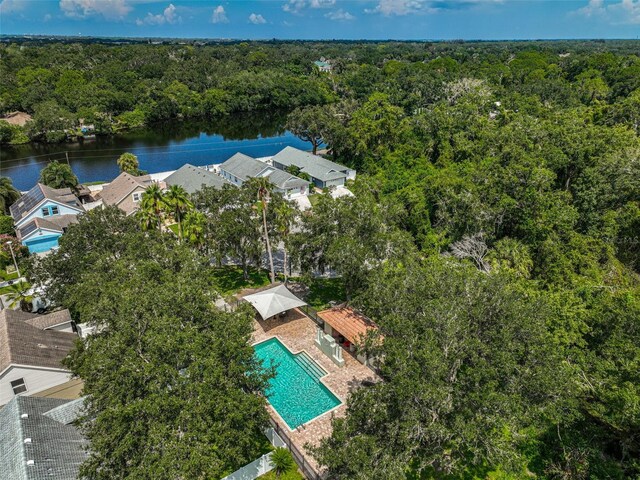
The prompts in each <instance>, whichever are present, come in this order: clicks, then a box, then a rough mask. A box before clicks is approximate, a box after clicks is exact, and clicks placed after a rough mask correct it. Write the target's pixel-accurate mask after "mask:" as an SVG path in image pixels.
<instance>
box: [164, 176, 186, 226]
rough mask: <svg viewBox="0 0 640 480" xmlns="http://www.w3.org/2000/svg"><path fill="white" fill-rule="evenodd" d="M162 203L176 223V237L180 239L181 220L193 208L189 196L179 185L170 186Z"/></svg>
mask: <svg viewBox="0 0 640 480" xmlns="http://www.w3.org/2000/svg"><path fill="white" fill-rule="evenodd" d="M164 201H165V204H166V206H167V208H168V210H169V211H170V212H171V214H172V215H173V218H174V220H175V221H176V222H178V237H179V238H180V239H182V236H183V234H184V232H183V230H182V219H183V218H184V216H185V214H186V213H187V212H188V211H189V210H191V209H192V208H193V203H191V200H189V194H188V193H187V191H186V190H185V189H184V188H182V187H181V186H180V185H171V186H170V187H169V189H168V190H167V191H166V192H165V194H164Z"/></svg>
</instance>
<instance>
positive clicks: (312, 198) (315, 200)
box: [307, 193, 320, 207]
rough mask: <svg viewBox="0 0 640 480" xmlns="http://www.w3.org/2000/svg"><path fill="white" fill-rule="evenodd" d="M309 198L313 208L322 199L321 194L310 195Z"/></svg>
mask: <svg viewBox="0 0 640 480" xmlns="http://www.w3.org/2000/svg"><path fill="white" fill-rule="evenodd" d="M307 198H308V199H309V202H310V203H311V206H312V207H315V206H316V203H318V199H319V198H320V194H319V193H313V194H311V195H308V196H307Z"/></svg>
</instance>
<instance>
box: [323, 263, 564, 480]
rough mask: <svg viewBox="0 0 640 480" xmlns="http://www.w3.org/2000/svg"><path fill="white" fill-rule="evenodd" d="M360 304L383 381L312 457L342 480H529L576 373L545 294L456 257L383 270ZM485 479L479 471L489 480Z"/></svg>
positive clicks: (352, 405) (358, 396)
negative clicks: (408, 478) (540, 439)
mask: <svg viewBox="0 0 640 480" xmlns="http://www.w3.org/2000/svg"><path fill="white" fill-rule="evenodd" d="M359 303H360V304H361V305H362V306H363V307H364V308H365V311H367V312H368V313H369V314H370V315H371V316H372V317H373V318H374V319H376V321H377V322H378V324H379V326H380V332H381V334H382V335H383V336H384V338H383V339H382V340H381V341H380V340H379V341H375V342H371V345H372V347H371V352H372V353H374V354H375V355H377V356H378V358H380V359H381V364H380V371H381V375H382V379H383V381H382V382H380V383H378V384H376V385H375V386H373V387H368V388H362V389H360V390H357V391H356V392H355V393H354V394H353V395H352V396H351V397H350V398H349V401H348V413H347V417H346V419H339V420H335V421H334V423H333V426H334V432H333V435H332V436H331V437H330V438H329V439H326V440H324V441H323V442H322V443H321V445H320V446H319V447H318V448H317V449H316V450H315V454H316V456H317V458H318V459H320V461H321V462H322V463H324V464H326V465H328V466H329V469H330V472H331V475H333V476H334V477H335V478H361V479H365V478H382V477H384V478H403V477H404V476H405V475H406V474H411V472H414V473H415V474H419V475H423V476H424V477H420V478H431V476H436V477H438V476H441V475H450V474H455V475H459V474H462V473H463V472H465V471H470V470H471V471H474V472H476V474H477V475H481V476H484V474H486V473H488V472H489V471H490V470H491V467H495V466H501V468H502V469H504V470H505V471H509V472H512V473H514V474H520V475H524V474H525V472H526V460H527V459H526V453H525V452H526V448H527V443H528V442H530V441H531V437H530V436H529V433H528V432H529V431H535V430H536V429H539V428H545V427H546V426H547V425H548V424H551V422H552V421H553V420H555V419H557V418H558V417H559V416H560V415H561V412H562V410H561V408H562V403H563V402H562V399H563V398H564V397H565V394H567V393H568V392H566V391H565V388H566V378H567V375H568V373H569V371H570V369H569V366H568V364H567V362H566V360H565V358H563V352H562V350H561V349H558V348H557V345H556V344H555V341H554V339H553V337H552V336H551V335H550V332H549V331H548V330H547V324H548V322H550V320H551V315H552V310H551V309H550V307H549V306H548V305H547V304H546V302H545V301H544V299H543V298H542V296H538V295H530V294H527V293H525V292H522V291H519V289H518V288H516V287H514V286H513V285H510V282H509V280H508V279H507V278H505V277H502V276H499V275H492V276H487V275H484V274H482V273H480V272H479V271H477V270H475V269H473V268H471V267H464V266H462V265H456V264H455V263H453V262H452V261H451V260H444V259H440V260H434V261H429V262H425V263H424V264H420V261H408V262H403V263H402V264H396V263H392V264H388V265H387V266H386V267H385V268H383V269H382V270H380V272H379V274H377V275H376V276H375V278H374V279H373V280H372V281H370V282H369V288H367V289H366V290H365V291H364V293H363V294H362V295H361V296H360V297H359ZM483 472H484V473H483Z"/></svg>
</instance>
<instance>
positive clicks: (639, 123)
mask: <svg viewBox="0 0 640 480" xmlns="http://www.w3.org/2000/svg"><path fill="white" fill-rule="evenodd" d="M639 50H640V43H639V42H633V41H628V42H622V41H619V42H618V41H617V42H595V41H594V42H520V43H512V42H496V43H491V42H487V43H484V42H482V43H480V42H479V43H463V42H451V43H399V42H389V43H340V42H327V43H314V42H290V43H280V42H263V43H260V42H256V43H231V44H219V45H202V46H198V45H192V44H189V45H179V44H166V45H146V44H136V45H122V46H114V45H101V44H73V43H69V44H63V43H50V44H43V45H36V44H31V43H29V42H25V43H23V44H17V43H12V44H4V45H2V46H1V47H0V57H1V58H0V109H1V110H2V111H4V112H9V111H13V110H21V111H25V112H27V113H29V114H31V115H32V116H33V120H32V122H31V123H29V124H27V126H26V127H25V130H24V132H18V133H26V135H28V137H29V138H31V139H33V140H39V141H42V140H46V141H56V140H59V139H60V136H59V133H60V132H62V131H64V130H65V129H68V128H73V127H74V126H76V125H77V120H78V118H84V119H85V121H87V120H88V121H91V122H94V123H95V124H96V128H97V129H98V132H99V133H109V132H111V131H114V130H117V129H118V128H130V127H134V126H136V125H142V124H147V123H152V122H155V121H160V120H163V119H168V118H186V117H219V116H224V115H227V114H229V113H231V112H236V111H245V112H251V111H254V110H257V109H276V108H278V109H287V110H290V111H291V114H290V115H289V119H288V126H289V128H290V130H292V131H293V132H294V133H296V134H297V135H299V136H301V137H302V138H305V139H308V140H312V141H313V142H315V143H316V144H319V145H320V144H324V145H326V146H327V147H328V151H329V154H330V155H332V156H333V157H334V158H335V159H337V160H338V161H339V162H341V163H344V164H346V165H349V166H352V167H355V168H357V170H358V180H357V181H356V182H355V183H354V184H353V185H351V186H350V188H351V189H352V190H353V192H354V193H355V197H342V198H338V199H333V198H331V197H330V196H328V195H323V196H321V198H320V199H319V200H318V202H317V203H316V204H315V205H314V207H313V212H312V214H311V215H302V216H301V219H300V231H298V232H296V233H293V234H290V235H289V234H288V235H287V237H286V245H287V247H288V249H289V250H290V253H291V257H292V260H293V262H294V264H295V265H296V266H297V267H298V268H300V269H301V270H302V271H303V272H306V273H310V272H312V271H318V270H322V269H324V268H326V267H327V266H331V267H332V268H334V269H335V270H336V271H337V272H338V273H339V274H340V275H341V278H342V280H343V287H344V290H345V295H346V297H347V298H349V300H350V301H351V302H352V303H353V304H354V305H356V306H358V307H360V308H361V309H362V310H363V311H364V312H366V313H367V314H368V315H369V316H370V317H371V318H372V319H373V320H374V321H375V322H376V323H377V324H378V325H379V326H380V332H381V334H382V335H384V341H383V342H380V341H377V339H376V338H373V337H372V338H371V339H370V342H368V343H367V345H365V346H364V348H366V349H369V350H371V353H375V354H377V355H378V356H379V357H380V358H382V359H383V361H382V362H381V365H380V374H381V376H382V379H383V381H382V382H380V383H378V384H376V385H375V386H371V387H367V388H362V389H359V390H357V391H355V392H354V393H353V394H352V395H351V397H350V398H349V399H348V411H347V416H346V417H345V418H343V419H337V420H335V421H334V431H333V434H332V436H331V437H329V438H328V439H326V440H325V441H324V442H323V443H322V445H321V446H320V447H319V448H317V449H315V450H314V455H315V456H316V458H317V459H318V460H319V461H320V463H321V464H322V465H324V466H325V467H327V468H328V471H329V473H330V475H331V478H339V479H374V478H385V479H386V478H394V479H395V478H425V479H426V478H440V479H445V478H446V479H449V478H451V479H454V478H457V479H463V478H465V479H471V478H494V479H497V478H504V479H506V478H513V479H515V478H544V479H588V478H593V479H609V478H616V479H623V478H640V277H639V275H640V139H639V134H640V56H638V51H639ZM320 57H326V58H328V59H329V60H330V61H331V64H332V69H333V71H332V72H331V73H321V72H318V71H317V70H315V69H314V66H313V61H314V60H317V59H318V58H320ZM12 134H13V133H9V134H7V136H3V139H8V140H6V141H11V135H12ZM3 135H5V134H4V133H3ZM224 196H225V195H222V196H220V194H215V193H214V192H204V193H203V195H201V196H200V197H199V198H194V199H193V200H194V204H195V207H196V208H197V209H199V210H200V214H201V215H203V216H205V217H206V216H207V215H209V214H210V213H211V211H218V212H225V211H228V209H227V208H222V207H220V205H221V203H220V202H223V201H231V200H224V198H222V197H224ZM253 198H255V196H254V197H253ZM236 203H237V202H236ZM248 203H249V204H250V203H251V202H250V201H248ZM214 207H215V208H214ZM248 208H250V207H248ZM91 221H93V222H98V223H100V222H106V221H107V220H105V219H102V220H100V219H96V218H94V219H93V220H87V222H91ZM118 222H125V220H118ZM203 222H205V223H206V220H203ZM209 222H210V223H209V226H208V227H207V226H206V225H205V224H204V223H203V226H202V228H203V232H205V234H204V237H203V238H204V239H203V240H201V241H198V242H197V249H196V250H197V251H198V252H200V253H199V254H205V256H207V257H209V258H210V256H212V255H213V256H216V255H227V254H233V255H234V256H236V257H238V256H242V255H243V252H242V251H241V250H242V246H241V245H242V244H241V242H240V241H239V240H237V238H238V237H231V235H241V236H242V235H244V234H243V233H242V232H240V233H239V232H238V228H239V227H238V228H235V230H234V229H232V228H229V229H228V230H229V232H230V233H229V235H230V237H229V238H233V239H234V240H229V241H227V242H225V241H222V240H224V239H221V236H222V235H226V233H224V232H225V228H218V225H222V224H225V225H226V224H229V225H232V224H233V221H231V220H229V221H228V222H226V223H224V220H223V219H221V216H218V217H215V218H210V219H209ZM221 222H222V223H221ZM247 222H248V223H247V225H249V224H250V222H249V220H248V221H247ZM265 222H266V220H265ZM274 222H275V220H274ZM125 224H126V223H123V225H125ZM236 226H237V225H236ZM126 228H127V229H132V227H131V225H129V224H126ZM274 228H275V227H274ZM249 229H250V230H252V231H253V232H254V233H255V228H254V227H251V228H249ZM72 230H73V229H72ZM107 230H108V229H105V235H104V238H103V239H100V238H96V239H95V241H96V242H97V243H98V244H106V246H105V247H104V249H105V253H104V255H105V257H104V258H109V256H110V255H113V253H106V252H108V250H109V248H112V247H113V245H110V242H115V244H117V245H120V247H118V248H122V249H125V250H126V251H129V250H131V252H129V254H130V255H131V256H132V257H133V256H135V255H138V252H137V250H136V249H135V248H134V247H133V246H126V248H125V245H121V244H120V243H119V242H120V241H121V240H118V239H117V238H112V237H113V235H110V234H109V233H108V232H107ZM231 230H233V232H231ZM87 231H88V230H87ZM78 235H79V234H78ZM130 235H132V237H131V242H133V243H135V244H139V243H140V240H139V239H137V237H136V235H138V233H131V234H130ZM153 236H154V241H153V242H154V243H153V245H154V248H157V249H159V250H161V249H162V241H161V240H159V239H158V238H157V236H156V234H155V233H154V234H153ZM274 237H276V238H277V231H274ZM85 241H86V240H83V239H82V238H81V237H78V238H75V239H74V237H73V236H70V239H69V240H67V239H66V238H65V237H63V239H62V240H61V251H62V252H64V253H65V254H66V255H71V253H70V252H71V251H72V250H73V249H72V248H71V245H72V244H71V242H79V244H80V245H84V243H83V242H85ZM65 242H69V244H68V246H67V247H65ZM225 244H226V245H229V246H228V247H224V245H225ZM127 245H128V244H127ZM260 245H261V243H260V237H259V236H258V237H257V240H255V241H253V243H252V246H251V248H252V249H254V250H255V252H254V253H253V254H252V255H253V256H258V257H259V255H258V254H259V250H260V248H261V246H260ZM225 248H229V249H231V248H233V249H235V250H234V251H231V250H225ZM238 249H240V250H238ZM254 250H252V251H254ZM179 254H180V255H185V258H191V257H189V256H188V255H191V254H187V253H185V252H183V251H182V247H180V249H178V250H177V251H176V253H174V255H175V256H177V255H179ZM59 255H60V254H56V256H52V257H50V258H52V259H56V258H58V259H60V258H61V257H60V256H59ZM91 255H99V252H98V253H96V252H94V253H92V254H91ZM145 255H148V256H149V258H148V260H149V261H150V262H151V261H152V260H153V255H154V254H153V252H150V253H148V254H145ZM78 256H79V257H81V255H80V254H78ZM73 258H75V256H73ZM101 258H102V257H100V258H98V257H96V258H93V257H92V259H93V260H95V261H98V260H100V259H101ZM145 259H146V257H145ZM78 261H80V260H78ZM101 261H102V260H101ZM104 261H105V262H106V260H104ZM179 261H180V259H179V258H173V256H172V257H171V258H170V259H169V260H167V261H164V260H163V262H162V264H163V267H162V268H163V269H164V270H162V271H161V272H160V273H162V275H166V278H170V277H171V275H170V274H169V273H167V272H169V271H172V270H177V271H179V272H182V270H183V269H182V267H177V266H176V265H177V263H178V262H179ZM48 262H49V268H50V269H51V270H52V271H53V270H55V268H56V267H55V266H54V264H53V262H54V260H49V261H48ZM170 262H174V263H175V264H174V265H171V264H170ZM121 263H122V261H121V260H118V266H119V268H121V269H122V270H121V271H120V270H118V271H117V273H118V275H120V276H122V278H125V277H126V276H127V275H126V271H125V270H126V264H125V263H122V265H121ZM152 263H153V262H152ZM99 264H100V263H99ZM100 265H102V264H100ZM57 268H60V267H57ZM83 268H84V269H85V270H86V269H88V267H87V265H85V264H83ZM101 268H103V270H104V272H107V271H108V268H107V267H106V266H104V265H103V266H102V267H101ZM149 268H151V267H149ZM194 268H195V267H194ZM188 274H189V272H188V271H184V272H183V273H181V275H183V276H184V279H181V278H178V279H177V280H176V282H178V283H179V286H180V288H185V289H187V290H188V289H189V288H191V287H190V286H189V285H190V284H189V281H188V280H187V278H188ZM40 275H41V276H42V278H44V279H49V280H50V279H52V278H53V279H63V278H65V276H68V275H69V273H68V272H58V273H57V275H58V276H56V274H52V273H49V274H46V273H40ZM87 275H88V276H92V275H89V274H87ZM105 275H111V274H110V273H108V274H107V273H105ZM136 275H138V274H136ZM117 278H120V277H117ZM154 278H159V277H154ZM162 278H164V277H162ZM76 280H77V279H76ZM76 280H74V281H70V280H69V279H68V278H67V283H69V284H73V283H75V281H76ZM135 280H136V281H139V280H140V278H136V279H135ZM91 281H92V282H94V280H93V279H91ZM167 281H173V280H167ZM123 282H124V280H123ZM132 285H133V284H132ZM90 286H92V287H95V286H96V285H95V282H94V283H91V284H90V285H87V286H86V287H85V288H89V287H90ZM112 288H114V289H115V288H116V287H115V286H113V287H112ZM159 288H160V287H159ZM194 288H203V287H202V286H198V285H195V286H194ZM151 290H152V289H150V290H149V292H145V291H142V287H140V292H141V293H140V295H143V296H144V295H151V294H152V292H151ZM82 291H83V290H82V289H78V288H71V287H69V290H67V292H72V293H73V295H74V297H73V301H74V302H76V305H81V303H82V302H81V301H79V300H78V299H80V298H82ZM163 292H164V290H163ZM181 292H182V290H181ZM183 293H184V292H183ZM164 294H166V298H167V301H166V303H167V304H170V303H171V302H172V301H173V300H172V298H173V297H171V295H173V294H171V293H170V292H165V293H164ZM185 295H186V294H185ZM107 298H111V297H107ZM114 298H115V297H114ZM60 301H61V302H62V303H64V299H63V298H62V297H61V298H60ZM96 301H97V300H96ZM105 301H106V300H105ZM130 302H131V305H132V306H131V308H134V306H133V305H134V300H133V299H130ZM78 308H80V307H78ZM82 308H87V307H82ZM196 313H197V312H194V314H196ZM91 314H95V312H94V311H93V310H92V311H91ZM203 315H205V316H206V318H213V320H211V321H212V322H213V323H214V324H215V322H218V321H222V320H219V319H217V317H216V316H215V314H211V313H210V312H204V313H203ZM162 328H164V327H163V325H162V324H160V325H159V326H158V332H159V333H158V335H162ZM240 335H241V336H242V335H245V336H246V335H247V333H246V332H241V333H240ZM154 338H155V337H154ZM205 340H206V339H205ZM160 344H162V342H160ZM102 353H103V354H104V355H107V354H106V353H105V352H102ZM245 353H246V352H245ZM96 355H98V357H100V354H99V353H98V354H96ZM100 358H102V357H100ZM94 360H95V361H98V359H94ZM73 361H75V362H76V364H78V365H81V367H79V368H88V367H86V366H85V365H86V363H83V362H86V361H87V360H86V359H82V358H80V359H79V358H76V359H74V360H73ZM211 361H212V362H214V363H213V364H212V365H215V369H213V367H212V369H213V370H215V372H216V374H219V371H218V362H219V359H212V360H211ZM247 363H250V360H249V359H248V358H247V357H246V356H245V357H242V358H240V359H238V364H240V365H246V364H247ZM234 365H235V364H234ZM236 373H237V370H236ZM92 374H93V373H92ZM92 378H93V377H92ZM233 379H234V380H235V381H236V382H237V384H238V385H240V384H241V383H242V381H244V380H242V379H240V378H239V376H237V375H235V376H234V377H233ZM95 381H96V382H97V381H98V379H97V378H96V379H95ZM98 386H99V387H100V388H103V387H104V385H98ZM205 386H206V387H207V388H210V385H208V384H205ZM211 388H213V387H211ZM234 388H235V386H234ZM250 388H253V389H256V390H259V389H260V388H261V387H260V381H258V380H256V383H255V385H252V386H251V387H250ZM243 401H247V402H249V401H248V400H246V399H244V400H243ZM249 403H250V402H249ZM252 405H253V404H252ZM251 408H254V406H252V407H251ZM243 419H245V418H244V417H243ZM176 455H177V454H176ZM183 472H188V470H183ZM96 478H97V477H96Z"/></svg>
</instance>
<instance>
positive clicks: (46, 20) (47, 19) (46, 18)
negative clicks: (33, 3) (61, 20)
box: [42, 13, 53, 22]
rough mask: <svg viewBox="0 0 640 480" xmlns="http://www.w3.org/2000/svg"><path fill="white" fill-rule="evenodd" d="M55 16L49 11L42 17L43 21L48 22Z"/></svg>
mask: <svg viewBox="0 0 640 480" xmlns="http://www.w3.org/2000/svg"><path fill="white" fill-rule="evenodd" d="M52 18H53V17H52V16H51V14H50V13H47V14H46V15H45V16H44V17H42V21H43V22H48V21H50V20H51V19H52Z"/></svg>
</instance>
